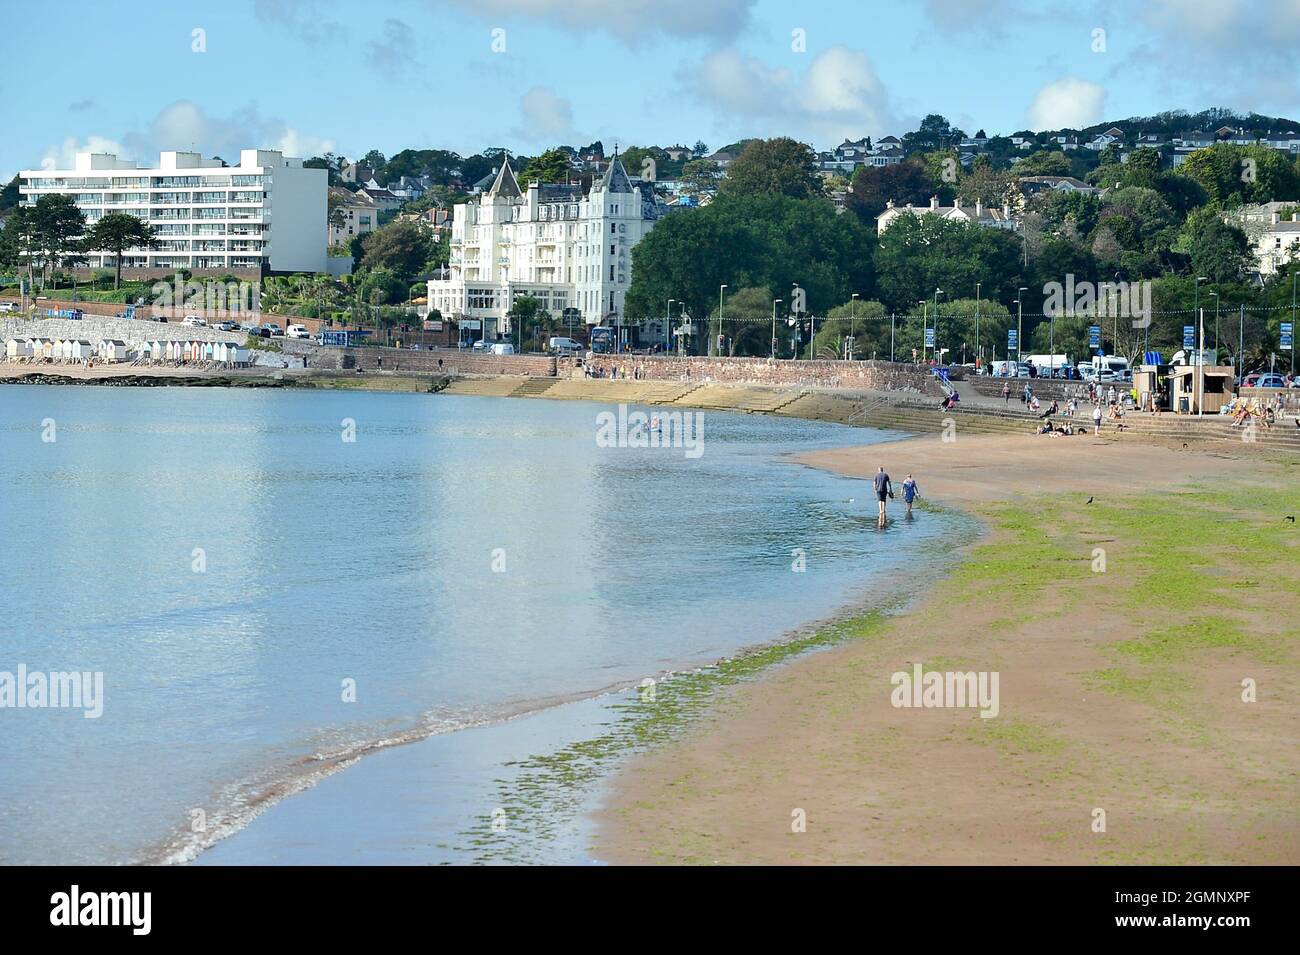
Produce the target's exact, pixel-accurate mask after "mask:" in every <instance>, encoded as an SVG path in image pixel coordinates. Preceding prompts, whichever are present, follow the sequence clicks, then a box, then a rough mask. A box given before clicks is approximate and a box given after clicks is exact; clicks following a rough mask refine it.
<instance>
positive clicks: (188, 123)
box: [41, 100, 336, 169]
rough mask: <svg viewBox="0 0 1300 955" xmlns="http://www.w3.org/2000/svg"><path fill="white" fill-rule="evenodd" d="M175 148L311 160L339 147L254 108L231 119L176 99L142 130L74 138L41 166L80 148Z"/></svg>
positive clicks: (56, 164)
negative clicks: (250, 151) (263, 152)
mask: <svg viewBox="0 0 1300 955" xmlns="http://www.w3.org/2000/svg"><path fill="white" fill-rule="evenodd" d="M172 149H175V150H193V151H196V152H200V153H202V154H203V155H204V156H209V157H211V156H220V157H221V158H222V159H225V160H226V161H227V162H236V161H238V159H239V151H240V150H241V149H278V150H280V151H281V152H283V153H284V154H285V155H288V156H299V157H302V158H307V157H310V156H315V155H319V154H321V153H324V152H332V151H334V150H335V149H336V145H335V143H334V141H333V140H331V139H323V138H320V137H318V136H312V135H310V134H307V133H304V132H302V131H301V130H298V129H295V128H294V127H292V126H290V125H288V124H287V123H285V122H284V121H283V120H280V119H275V118H272V117H267V116H262V115H261V114H260V113H258V112H257V110H255V109H244V110H241V111H239V112H237V113H235V114H233V115H231V116H228V117H220V116H211V115H209V114H208V113H206V112H205V111H204V110H203V108H202V107H200V106H199V105H197V104H196V103H193V102H191V101H189V100H178V101H177V102H175V103H172V104H170V105H168V106H165V107H164V108H163V109H162V110H161V111H159V113H158V115H157V116H155V117H154V118H153V119H152V120H150V122H149V125H148V126H147V127H145V128H144V129H140V130H130V131H127V132H126V133H124V134H122V135H121V136H118V137H116V138H114V137H110V136H104V135H101V134H92V135H89V136H87V137H85V138H84V139H81V140H78V139H77V138H75V137H71V136H70V137H68V138H67V139H65V140H64V141H63V142H61V143H56V144H53V145H51V146H50V147H49V148H48V149H46V151H45V154H44V156H43V157H42V159H41V164H42V167H43V168H60V169H67V168H69V167H70V166H71V165H72V163H73V161H74V159H75V156H76V154H77V153H79V152H101V153H115V154H116V155H117V156H118V158H120V159H133V160H136V161H143V162H151V161H156V160H157V158H158V153H159V152H162V151H165V150H172Z"/></svg>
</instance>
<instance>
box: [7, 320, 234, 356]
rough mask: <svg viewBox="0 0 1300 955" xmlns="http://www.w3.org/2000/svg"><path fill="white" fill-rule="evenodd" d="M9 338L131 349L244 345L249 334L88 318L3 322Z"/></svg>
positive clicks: (176, 325)
mask: <svg viewBox="0 0 1300 955" xmlns="http://www.w3.org/2000/svg"><path fill="white" fill-rule="evenodd" d="M10 338H72V339H76V340H85V341H88V342H92V343H98V342H99V341H101V340H102V339H106V338H107V339H111V340H117V341H123V342H126V343H127V345H128V346H129V347H131V348H132V349H135V348H138V347H139V346H140V345H141V344H143V343H144V342H146V341H151V340H153V339H155V338H156V339H160V340H162V341H189V340H195V341H205V342H244V341H247V340H248V334H247V333H246V332H223V331H218V330H217V329H215V328H191V327H190V326H189V325H179V324H175V323H172V322H166V323H163V322H149V321H144V320H142V319H129V318H112V317H108V316H103V315H91V314H89V313H87V314H86V317H85V318H82V319H78V320H74V319H70V318H36V319H30V320H29V319H24V318H13V317H4V318H0V343H3V342H4V341H6V340H8V339H10Z"/></svg>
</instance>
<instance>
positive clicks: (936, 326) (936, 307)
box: [934, 288, 944, 365]
mask: <svg viewBox="0 0 1300 955" xmlns="http://www.w3.org/2000/svg"><path fill="white" fill-rule="evenodd" d="M943 294H944V291H943V289H941V288H937V289H935V290H934V357H935V363H936V364H939V365H942V364H943V361H942V360H941V359H942V357H943V353H942V352H940V351H939V296H940V295H943Z"/></svg>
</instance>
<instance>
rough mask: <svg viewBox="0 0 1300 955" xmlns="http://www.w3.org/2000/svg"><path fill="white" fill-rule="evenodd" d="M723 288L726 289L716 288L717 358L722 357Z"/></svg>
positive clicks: (720, 286)
mask: <svg viewBox="0 0 1300 955" xmlns="http://www.w3.org/2000/svg"><path fill="white" fill-rule="evenodd" d="M725 288H726V286H725V285H719V286H718V356H719V357H721V355H722V292H723V290H724V289H725ZM710 354H712V350H711V349H710Z"/></svg>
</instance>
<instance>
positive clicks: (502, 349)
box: [491, 342, 515, 355]
mask: <svg viewBox="0 0 1300 955" xmlns="http://www.w3.org/2000/svg"><path fill="white" fill-rule="evenodd" d="M491 352H492V354H494V355H513V354H514V353H515V346H514V345H512V344H510V343H509V342H495V343H493V345H492V348H491Z"/></svg>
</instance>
